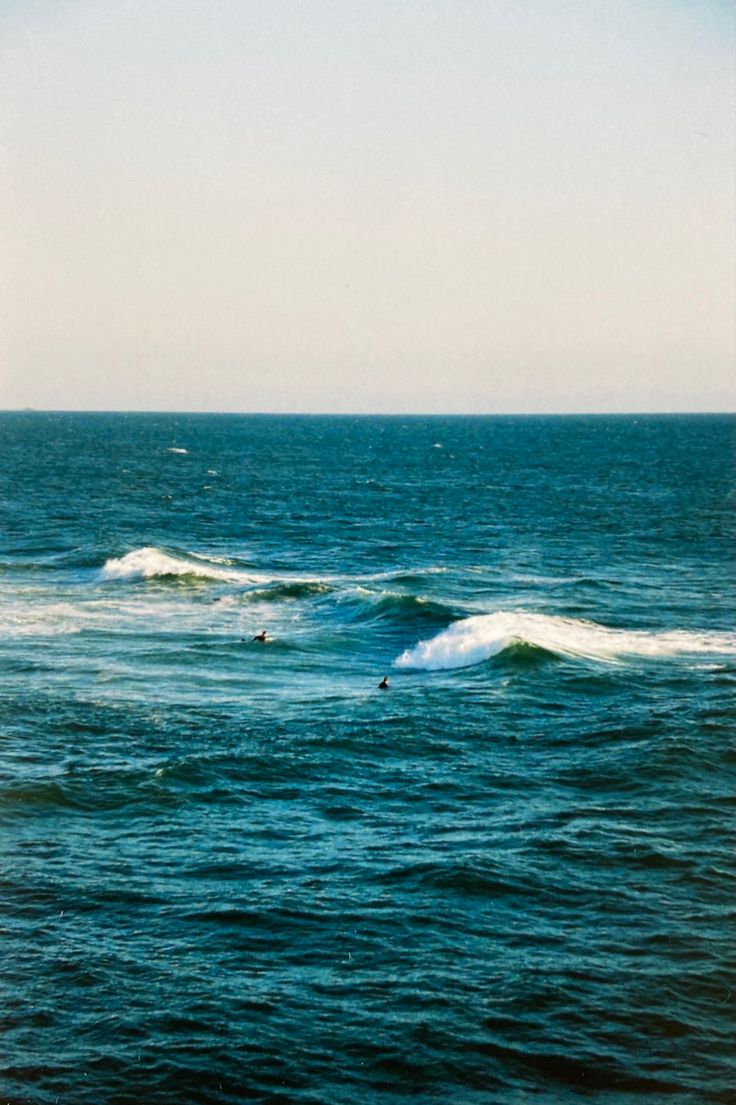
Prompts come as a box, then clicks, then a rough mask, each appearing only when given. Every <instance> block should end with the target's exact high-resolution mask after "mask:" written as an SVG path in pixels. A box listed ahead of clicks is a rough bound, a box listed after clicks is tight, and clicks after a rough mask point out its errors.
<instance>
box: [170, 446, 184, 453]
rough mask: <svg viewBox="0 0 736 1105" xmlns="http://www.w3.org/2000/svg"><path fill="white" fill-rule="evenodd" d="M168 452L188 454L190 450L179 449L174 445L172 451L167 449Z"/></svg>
mask: <svg viewBox="0 0 736 1105" xmlns="http://www.w3.org/2000/svg"><path fill="white" fill-rule="evenodd" d="M166 452H167V453H188V452H189V450H188V449H177V448H176V447H175V446H173V445H172V447H171V448H170V449H167V450H166Z"/></svg>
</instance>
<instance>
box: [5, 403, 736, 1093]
mask: <svg viewBox="0 0 736 1105" xmlns="http://www.w3.org/2000/svg"><path fill="white" fill-rule="evenodd" d="M0 447H1V450H2V452H1V454H0V455H1V456H2V464H1V465H0V514H1V518H0V520H1V531H0V626H1V627H2V634H0V671H2V690H1V692H0V741H1V744H0V819H1V821H0V833H1V836H0V841H1V844H2V849H1V852H2V878H1V882H0V886H1V888H2V889H1V892H0V930H1V931H0V935H1V944H0V946H1V948H2V957H3V962H2V968H1V969H0V991H1V992H0V1019H1V1021H2V1029H3V1032H2V1047H1V1048H0V1079H1V1084H0V1094H1V1095H2V1096H1V1097H0V1100H1V1101H2V1102H3V1103H5V1102H11V1103H12V1105H19V1103H21V1102H24V1103H26V1102H27V1103H32V1105H53V1103H56V1102H59V1103H60V1105H133V1103H141V1105H189V1103H202V1105H233V1103H239V1102H263V1103H269V1105H276V1103H281V1105H291V1103H294V1105H298V1103H299V1105H379V1103H380V1105H395V1103H398V1102H403V1101H405V1100H406V1099H407V1098H412V1099H413V1100H415V1101H419V1102H422V1103H425V1102H426V1103H441V1105H450V1103H452V1105H490V1103H496V1102H498V1103H502V1105H506V1103H511V1105H521V1103H524V1102H535V1103H542V1102H554V1103H562V1105H573V1103H576V1102H581V1101H590V1100H600V1101H605V1102H606V1103H610V1105H629V1103H633V1102H640V1101H642V1100H643V1099H646V1101H647V1102H648V1103H656V1102H667V1103H668V1105H685V1103H688V1105H696V1103H697V1105H701V1103H707V1102H727V1101H731V1100H734V1099H733V1097H731V1096H729V1095H730V1092H731V1091H730V1087H731V1085H732V1082H733V1074H734V1071H733V1064H732V1060H731V1049H732V1045H733V1038H734V1014H733V1010H734V995H735V994H736V983H735V982H734V973H733V948H734V941H733V936H734V925H733V914H734V910H733V905H734V902H733V890H732V887H733V882H732V879H733V869H734V855H733V847H732V845H733V835H732V834H733V828H734V787H733V765H734V755H733V726H732V708H733V688H734V671H735V659H736V635H735V634H734V622H733V576H732V564H731V558H732V550H733V500H732V490H733V475H732V464H733V460H732V457H733V420H732V419H730V418H727V417H716V416H692V417H664V416H659V417H654V416H639V417H617V418H613V417H612V418H608V417H575V418H572V417H571V418H459V417H458V418H418V417H417V418H402V417H398V418H349V417H339V418H338V417H334V418H318V417H304V418H301V417H269V416H249V417H245V416H244V417H240V416H209V415H199V416H186V415H118V414H115V415H100V414H42V413H33V412H28V413H4V414H0ZM262 629H265V630H266V631H267V634H268V639H267V640H266V642H265V643H264V644H260V643H257V642H253V641H252V640H251V638H252V637H253V636H254V635H255V634H256V633H257V632H259V631H260V630H262ZM383 675H388V676H389V679H390V687H389V689H388V690H386V691H381V690H379V689H378V688H377V684H378V681H379V679H380V678H381V677H382V676H383Z"/></svg>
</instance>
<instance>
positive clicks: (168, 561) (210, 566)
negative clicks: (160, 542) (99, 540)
mask: <svg viewBox="0 0 736 1105" xmlns="http://www.w3.org/2000/svg"><path fill="white" fill-rule="evenodd" d="M172 576H193V577H197V578H199V579H217V580H221V581H223V582H228V583H233V582H237V581H238V580H247V579H248V577H247V576H245V574H244V573H243V572H237V571H232V570H227V569H225V568H219V567H217V566H216V564H215V563H213V562H212V561H208V560H207V558H205V557H202V556H197V557H195V558H193V559H191V560H190V559H188V558H187V557H184V556H175V555H172V554H171V553H167V552H164V550H163V549H158V548H156V547H155V546H146V547H145V548H142V549H134V550H133V551H132V552H129V553H126V554H125V556H121V557H119V558H117V557H113V558H111V559H110V560H106V561H105V565H104V567H103V568H102V569H101V571H100V578H101V579H104V580H113V579H121V580H133V579H157V578H161V579H166V578H167V577H172Z"/></svg>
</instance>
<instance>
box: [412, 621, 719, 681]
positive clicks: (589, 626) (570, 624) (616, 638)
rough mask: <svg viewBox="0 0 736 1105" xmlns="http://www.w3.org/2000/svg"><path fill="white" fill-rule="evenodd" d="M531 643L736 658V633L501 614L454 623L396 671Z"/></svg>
mask: <svg viewBox="0 0 736 1105" xmlns="http://www.w3.org/2000/svg"><path fill="white" fill-rule="evenodd" d="M521 643H526V644H530V645H536V646H537V647H539V648H544V649H548V650H549V651H550V652H557V653H563V654H566V655H570V656H583V657H587V658H589V659H596V660H615V659H616V658H617V657H619V656H626V655H636V656H666V655H673V654H676V653H736V634H734V633H707V632H689V631H686V630H675V631H672V632H668V633H648V632H645V631H642V630H625V629H611V628H609V627H607V626H603V625H596V624H595V623H594V622H587V621H577V620H575V619H573V618H557V617H551V616H548V615H546V614H529V613H525V612H523V611H519V612H514V611H498V612H497V613H495V614H480V615H476V616H474V617H471V618H464V619H463V620H462V621H459V622H454V623H453V624H452V625H451V626H449V627H448V628H447V629H445V630H443V631H442V632H441V633H438V634H437V636H436V637H433V638H432V639H431V640H429V641H420V642H419V644H418V645H416V647H415V648H411V649H407V650H406V651H405V652H403V653H402V654H401V656H399V657H397V659H396V660H394V665H395V666H396V667H397V668H414V669H419V670H424V671H440V670H443V669H450V668H465V667H470V666H471V665H473V664H480V663H483V661H485V660H489V659H490V658H491V657H492V656H496V655H498V653H499V652H503V650H504V649H505V648H508V647H509V646H510V645H514V644H521Z"/></svg>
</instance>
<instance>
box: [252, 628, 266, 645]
mask: <svg viewBox="0 0 736 1105" xmlns="http://www.w3.org/2000/svg"><path fill="white" fill-rule="evenodd" d="M266 636H267V635H266V630H265V629H262V630H261V632H260V633H256V635H255V637H254V638H253V640H254V641H260V642H261V644H263V642H264V641H265V640H266Z"/></svg>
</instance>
